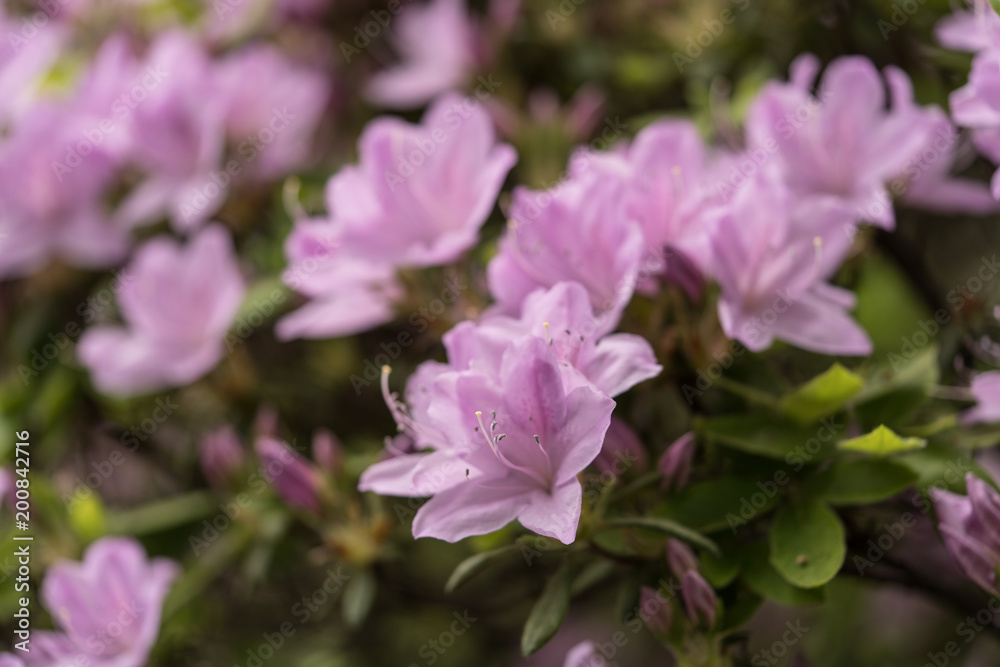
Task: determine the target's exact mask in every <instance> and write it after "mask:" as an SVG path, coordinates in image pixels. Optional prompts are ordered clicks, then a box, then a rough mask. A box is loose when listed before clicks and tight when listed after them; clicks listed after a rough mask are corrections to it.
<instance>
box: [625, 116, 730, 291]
mask: <svg viewBox="0 0 1000 667" xmlns="http://www.w3.org/2000/svg"><path fill="white" fill-rule="evenodd" d="M627 159H628V162H629V165H630V167H631V170H632V174H631V176H630V181H631V183H630V187H629V191H628V207H627V210H628V213H629V216H630V218H632V219H634V220H636V221H638V223H639V225H640V227H641V228H642V233H643V237H644V238H645V241H646V245H647V246H648V247H650V248H652V249H653V250H654V252H653V254H652V257H651V259H652V262H647V263H645V264H644V268H645V269H646V270H647V271H648V272H649V273H652V274H654V275H656V274H663V275H664V276H665V277H666V278H668V279H671V278H672V279H673V282H676V283H677V284H679V286H681V287H683V288H685V290H686V291H688V293H689V294H691V295H692V296H696V295H697V293H698V292H699V291H700V283H699V281H698V279H697V274H695V275H694V276H691V275H689V274H691V273H694V272H692V271H691V270H690V269H689V265H691V264H693V265H694V266H695V267H697V271H698V272H700V273H702V274H703V273H705V272H707V270H708V266H709V257H710V249H709V239H710V237H711V229H710V228H709V226H708V225H707V224H706V220H705V219H704V217H703V216H702V215H701V214H702V212H703V209H704V208H705V206H706V203H707V196H706V188H705V187H704V181H705V179H706V176H707V173H708V167H709V164H708V163H709V158H708V155H707V153H706V149H705V146H704V144H703V142H702V140H701V137H700V136H699V135H698V131H697V130H696V129H695V127H694V125H692V124H691V123H689V122H687V121H678V120H664V121H659V122H657V123H653V124H652V125H650V126H648V127H646V128H644V129H643V130H642V131H641V132H639V134H638V135H636V137H635V140H634V141H633V142H632V144H631V146H629V149H628V157H627ZM668 249H669V251H670V254H669V255H668V254H667V250H668ZM650 264H652V265H651V266H650ZM653 287H655V285H653V284H651V283H648V281H647V284H646V285H645V288H646V290H647V291H648V290H650V289H652V288H653Z"/></svg>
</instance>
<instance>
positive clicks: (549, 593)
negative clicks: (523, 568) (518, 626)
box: [521, 561, 573, 657]
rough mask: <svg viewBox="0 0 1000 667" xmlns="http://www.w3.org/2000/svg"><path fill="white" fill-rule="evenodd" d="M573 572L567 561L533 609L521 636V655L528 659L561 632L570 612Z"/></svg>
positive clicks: (560, 567) (550, 581) (550, 580)
mask: <svg viewBox="0 0 1000 667" xmlns="http://www.w3.org/2000/svg"><path fill="white" fill-rule="evenodd" d="M572 580H573V577H572V572H571V570H570V567H569V565H568V564H567V563H566V561H563V564H562V565H560V566H559V569H558V570H556V573H555V574H554V575H552V578H551V579H549V581H548V583H546V584H545V588H544V589H543V590H542V594H541V595H540V596H539V598H538V600H537V601H536V602H535V606H534V607H532V608H531V613H530V614H529V615H528V620H527V621H526V622H525V623H524V632H523V633H522V634H521V653H522V654H523V655H524V656H525V657H527V656H529V655H531V654H532V653H534V652H535V651H537V650H538V649H540V648H542V647H543V646H545V644H546V642H548V641H549V640H550V639H552V636H553V635H554V634H556V632H557V631H558V630H559V626H561V625H562V622H563V619H565V618H566V612H567V611H568V610H569V597H570V584H571V582H572Z"/></svg>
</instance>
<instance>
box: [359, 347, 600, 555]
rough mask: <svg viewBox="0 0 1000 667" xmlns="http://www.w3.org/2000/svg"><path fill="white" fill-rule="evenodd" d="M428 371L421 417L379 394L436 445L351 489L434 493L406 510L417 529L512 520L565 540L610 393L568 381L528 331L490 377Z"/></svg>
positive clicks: (450, 536)
mask: <svg viewBox="0 0 1000 667" xmlns="http://www.w3.org/2000/svg"><path fill="white" fill-rule="evenodd" d="M433 374H436V378H435V379H434V381H433V384H432V385H431V386H430V387H428V388H427V389H428V392H427V393H428V394H430V395H429V396H428V397H427V398H425V399H422V400H424V401H425V402H426V405H427V406H428V407H427V409H426V413H425V414H426V418H427V419H428V421H427V422H424V423H421V422H415V421H414V420H413V418H412V417H411V416H410V415H409V414H408V413H407V412H406V411H404V410H403V409H401V407H400V406H399V404H398V403H397V402H396V401H395V398H394V397H392V396H387V400H388V401H389V402H390V405H391V406H393V410H394V412H395V414H396V418H397V421H398V422H399V423H400V426H401V427H402V428H404V429H409V430H413V431H417V432H418V438H424V439H427V440H433V441H435V442H436V447H435V451H433V452H430V453H424V454H410V455H404V456H397V457H395V458H392V459H389V460H387V461H383V462H381V463H376V464H375V465H373V466H371V467H370V468H369V469H368V470H366V471H365V473H364V474H363V475H362V477H361V483H360V484H359V488H360V489H361V490H365V491H375V492H378V493H388V494H393V495H402V496H426V495H432V496H433V497H432V498H431V499H430V500H429V501H427V503H425V504H424V505H423V506H422V507H421V508H420V510H419V511H418V512H417V515H416V517H415V518H414V522H413V534H414V536H415V537H418V538H419V537H436V538H438V539H442V540H446V541H449V542H454V541H457V540H460V539H462V538H464V537H468V536H470V535H482V534H485V533H490V532H493V531H495V530H498V529H500V528H502V527H503V526H505V525H506V524H508V523H510V522H511V521H513V520H514V519H518V520H519V521H520V522H521V525H523V526H524V527H525V528H527V529H529V530H532V531H534V532H536V533H539V534H541V535H546V536H549V537H554V538H556V539H558V540H560V541H561V542H563V543H565V544H570V543H572V542H573V540H574V539H575V536H576V529H577V524H578V523H579V519H580V511H581V504H582V487H581V485H580V482H579V481H578V480H577V474H578V473H579V472H580V471H582V470H583V469H584V468H586V467H587V465H589V464H590V463H591V461H593V460H594V458H595V457H596V456H597V454H598V453H599V452H600V450H601V444H602V443H603V440H604V434H605V432H606V431H607V429H608V424H609V422H610V420H611V411H612V410H613V409H614V401H613V400H612V399H610V398H608V397H607V396H605V395H604V394H602V393H601V392H599V391H597V390H596V389H594V388H592V387H590V386H588V385H580V386H577V387H575V388H572V389H567V387H566V386H565V385H564V384H563V380H562V377H561V374H560V371H559V365H558V363H557V361H556V359H555V357H554V355H553V353H552V351H551V349H550V348H549V346H547V345H546V344H545V342H544V341H542V340H540V339H539V338H536V337H534V336H526V337H523V338H521V339H519V340H518V341H517V342H515V343H513V344H511V345H509V346H508V347H507V348H506V349H505V351H504V352H503V355H502V359H501V361H500V372H499V379H498V380H494V379H493V378H491V377H489V376H488V375H485V374H482V373H479V372H477V371H476V370H466V371H447V370H442V369H441V368H440V367H438V368H436V369H434V370H433V371H432V374H431V375H432V376H433ZM425 387H426V385H425ZM385 391H386V392H388V389H387V388H386V389H385ZM414 412H416V411H414Z"/></svg>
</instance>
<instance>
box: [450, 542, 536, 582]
mask: <svg viewBox="0 0 1000 667" xmlns="http://www.w3.org/2000/svg"><path fill="white" fill-rule="evenodd" d="M517 549H518V545H516V544H513V545H509V546H506V547H503V548H500V549H494V550H493V551H486V552H484V553H481V554H475V555H473V556H469V557H468V558H466V559H465V560H463V561H462V562H461V563H459V564H458V566H457V567H456V568H455V570H454V571H453V572H452V573H451V576H450V577H448V583H446V584H445V585H444V592H445V593H451V592H452V591H454V590H455V589H456V588H458V587H459V586H461V585H462V584H464V583H465V582H466V581H468V580H469V579H472V578H473V577H474V576H476V575H477V574H479V573H480V572H482V571H483V570H485V569H486V566H487V565H489V564H490V562H492V561H494V560H496V559H497V558H498V557H501V556H506V555H507V554H509V553H511V552H512V551H516V550H517Z"/></svg>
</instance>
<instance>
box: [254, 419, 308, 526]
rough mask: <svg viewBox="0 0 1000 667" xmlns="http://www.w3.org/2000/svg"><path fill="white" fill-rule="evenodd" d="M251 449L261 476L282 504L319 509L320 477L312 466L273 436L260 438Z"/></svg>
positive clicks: (302, 508)
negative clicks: (258, 460)
mask: <svg viewBox="0 0 1000 667" xmlns="http://www.w3.org/2000/svg"><path fill="white" fill-rule="evenodd" d="M254 449H255V450H256V451H257V456H259V457H260V463H261V469H262V470H263V472H264V476H265V478H266V479H267V480H268V481H270V482H271V485H272V486H273V487H274V490H275V492H276V493H277V494H278V496H279V497H280V498H281V499H282V500H283V501H284V502H285V504H286V505H288V506H289V507H291V508H293V509H301V510H305V511H307V512H312V513H314V514H315V513H317V512H319V510H320V496H321V493H322V488H323V481H322V477H321V476H320V473H319V470H318V469H317V468H316V466H314V465H313V464H312V463H310V462H309V461H307V460H306V459H305V458H304V457H303V456H302V455H301V454H299V453H298V452H296V451H295V450H294V449H292V448H291V447H289V446H288V445H287V444H285V443H284V442H281V441H280V440H277V439H275V438H267V437H265V438H260V439H259V440H257V443H256V445H254Z"/></svg>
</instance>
